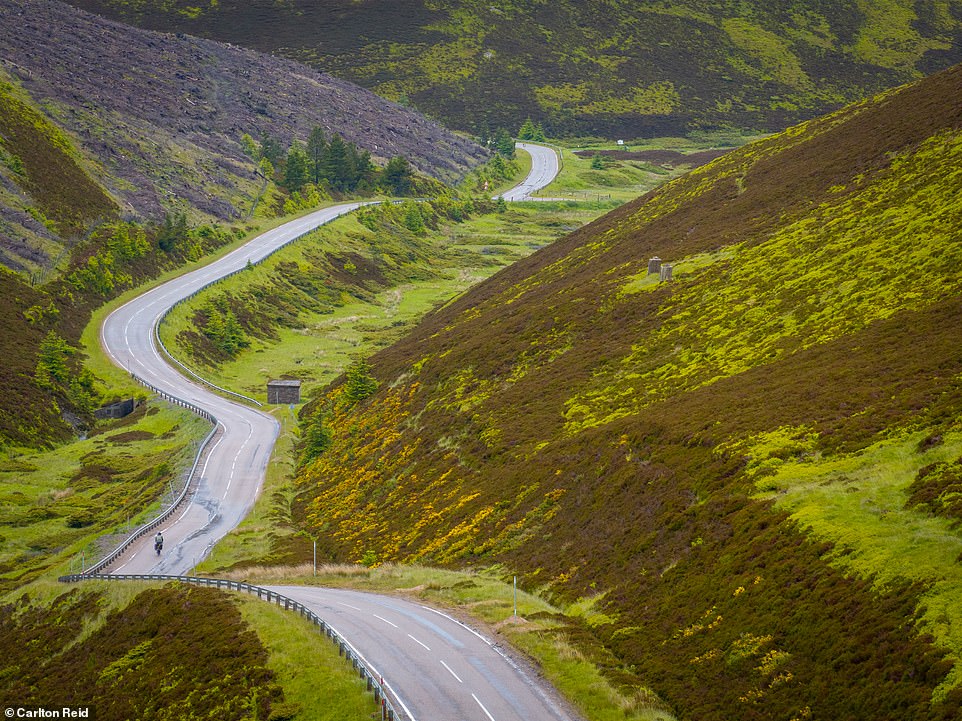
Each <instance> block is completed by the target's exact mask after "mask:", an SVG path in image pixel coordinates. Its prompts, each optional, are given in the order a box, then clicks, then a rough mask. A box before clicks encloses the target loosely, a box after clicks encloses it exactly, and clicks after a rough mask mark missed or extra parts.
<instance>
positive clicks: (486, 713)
mask: <svg viewBox="0 0 962 721" xmlns="http://www.w3.org/2000/svg"><path fill="white" fill-rule="evenodd" d="M471 698H473V699H474V700H475V701H477V702H478V706H480V707H481V710H482V711H484V715H485V716H487V717H488V718H489V719H491V721H494V716H492V715H491V713H490V712H489V711H488V709H486V708H485V707H484V704H483V703H481V699H479V698H478V697H477V696H475V695H474V694H471Z"/></svg>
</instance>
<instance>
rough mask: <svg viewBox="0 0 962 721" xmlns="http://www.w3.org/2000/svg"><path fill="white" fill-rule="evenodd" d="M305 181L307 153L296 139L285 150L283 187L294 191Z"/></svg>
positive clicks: (301, 186)
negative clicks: (288, 148) (287, 149)
mask: <svg viewBox="0 0 962 721" xmlns="http://www.w3.org/2000/svg"><path fill="white" fill-rule="evenodd" d="M305 183H307V155H306V154H305V152H304V148H303V147H301V144H300V143H299V142H297V141H296V140H295V141H294V142H293V143H292V144H291V149H290V150H289V151H288V152H287V162H286V163H285V164H284V187H285V188H287V190H288V191H289V192H291V193H295V192H297V191H298V190H300V189H301V188H303V187H304V184H305Z"/></svg>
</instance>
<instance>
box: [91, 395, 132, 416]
mask: <svg viewBox="0 0 962 721" xmlns="http://www.w3.org/2000/svg"><path fill="white" fill-rule="evenodd" d="M134 406H135V404H134V399H133V398H128V399H127V400H123V401H120V402H118V403H111V404H110V405H106V406H103V407H102V408H98V409H97V410H95V411H94V418H99V419H101V420H104V419H106V418H125V417H126V416H129V415H130V414H131V413H133V412H134Z"/></svg>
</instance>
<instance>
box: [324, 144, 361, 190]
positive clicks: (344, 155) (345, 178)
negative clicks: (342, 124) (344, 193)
mask: <svg viewBox="0 0 962 721" xmlns="http://www.w3.org/2000/svg"><path fill="white" fill-rule="evenodd" d="M354 171H355V168H354V167H353V159H352V158H351V154H350V153H349V151H348V147H347V144H346V143H345V142H344V139H343V138H341V136H340V135H337V134H335V135H334V137H333V138H331V142H330V143H328V145H327V153H326V154H325V157H324V176H325V177H326V178H327V180H328V182H329V183H330V184H331V187H332V188H336V189H337V190H348V189H349V187H350V181H351V179H352V178H353V176H354Z"/></svg>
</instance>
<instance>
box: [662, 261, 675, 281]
mask: <svg viewBox="0 0 962 721" xmlns="http://www.w3.org/2000/svg"><path fill="white" fill-rule="evenodd" d="M672 270H673V266H672V265H671V263H665V264H664V265H663V266H661V271H660V275H659V278H658V279H659V280H666V281H670V280H671V271H672Z"/></svg>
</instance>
